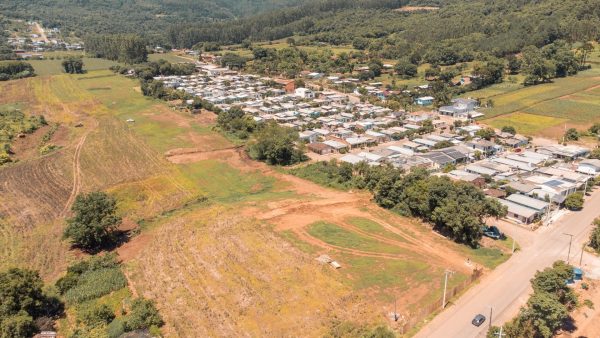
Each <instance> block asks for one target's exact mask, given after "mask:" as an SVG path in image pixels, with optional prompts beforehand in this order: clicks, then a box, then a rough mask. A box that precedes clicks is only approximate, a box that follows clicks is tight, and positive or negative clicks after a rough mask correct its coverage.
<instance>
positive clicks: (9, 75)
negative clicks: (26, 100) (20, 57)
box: [0, 61, 35, 81]
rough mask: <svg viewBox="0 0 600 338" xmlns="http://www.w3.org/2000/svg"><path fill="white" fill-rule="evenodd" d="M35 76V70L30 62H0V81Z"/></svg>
mask: <svg viewBox="0 0 600 338" xmlns="http://www.w3.org/2000/svg"><path fill="white" fill-rule="evenodd" d="M31 76H35V70H34V69H33V66H32V65H31V64H30V63H27V62H24V61H4V62H0V81H7V80H16V79H22V78H26V77H31Z"/></svg>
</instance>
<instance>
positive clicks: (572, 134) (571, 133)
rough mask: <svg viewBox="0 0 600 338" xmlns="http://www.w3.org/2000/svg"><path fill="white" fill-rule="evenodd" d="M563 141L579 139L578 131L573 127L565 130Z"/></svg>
mask: <svg viewBox="0 0 600 338" xmlns="http://www.w3.org/2000/svg"><path fill="white" fill-rule="evenodd" d="M564 138H565V141H577V140H579V132H578V131H577V129H575V128H569V129H567V131H566V132H565V136H564Z"/></svg>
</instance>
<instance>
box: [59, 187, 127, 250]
mask: <svg viewBox="0 0 600 338" xmlns="http://www.w3.org/2000/svg"><path fill="white" fill-rule="evenodd" d="M116 209H117V208H116V201H115V199H114V198H113V197H111V196H109V195H107V194H106V193H104V192H100V191H96V192H91V193H89V194H83V195H82V194H80V195H78V196H77V198H76V199H75V203H73V206H72V207H71V210H72V211H73V212H74V213H75V216H74V217H73V218H70V219H69V220H67V228H66V229H65V231H64V234H63V235H64V237H65V238H68V239H70V240H71V243H72V244H73V245H75V246H77V247H80V248H82V249H84V250H88V251H96V250H99V249H101V247H102V246H103V245H107V244H112V242H114V240H115V239H116V238H115V234H116V231H117V227H118V226H119V225H120V224H121V218H120V217H118V216H116Z"/></svg>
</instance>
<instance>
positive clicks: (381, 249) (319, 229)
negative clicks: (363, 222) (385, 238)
mask: <svg viewBox="0 0 600 338" xmlns="http://www.w3.org/2000/svg"><path fill="white" fill-rule="evenodd" d="M308 233H309V234H310V235H311V236H313V237H316V238H318V239H320V240H322V241H324V242H326V243H328V244H331V245H335V246H338V247H342V248H348V249H356V250H361V251H367V252H375V253H388V254H406V253H407V251H406V250H404V249H402V248H400V247H397V246H393V245H389V244H386V243H382V242H379V241H377V240H375V239H371V238H368V237H365V236H362V235H360V234H358V233H355V232H352V231H349V230H346V229H344V228H342V227H340V226H337V225H335V224H331V223H326V222H317V223H314V224H312V225H311V226H310V227H309V228H308Z"/></svg>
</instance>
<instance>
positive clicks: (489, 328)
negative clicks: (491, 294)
mask: <svg viewBox="0 0 600 338" xmlns="http://www.w3.org/2000/svg"><path fill="white" fill-rule="evenodd" d="M493 310H494V309H493V308H492V307H491V306H490V321H489V323H488V330H491V329H492V314H493Z"/></svg>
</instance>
